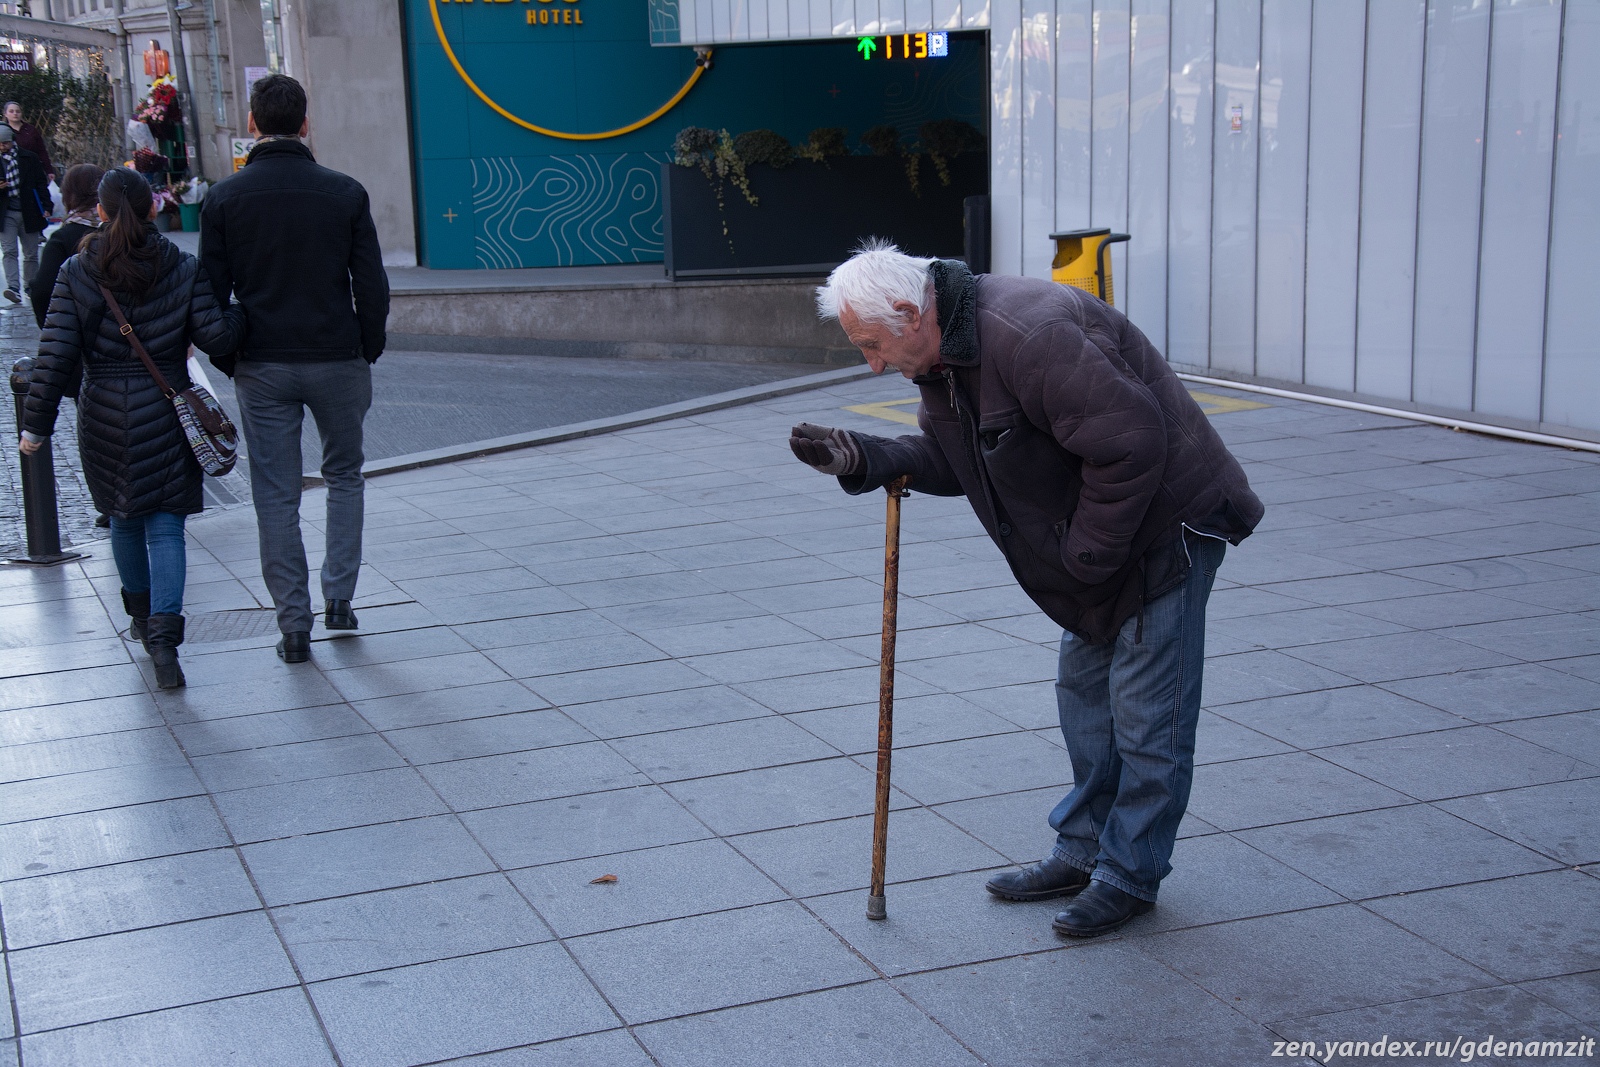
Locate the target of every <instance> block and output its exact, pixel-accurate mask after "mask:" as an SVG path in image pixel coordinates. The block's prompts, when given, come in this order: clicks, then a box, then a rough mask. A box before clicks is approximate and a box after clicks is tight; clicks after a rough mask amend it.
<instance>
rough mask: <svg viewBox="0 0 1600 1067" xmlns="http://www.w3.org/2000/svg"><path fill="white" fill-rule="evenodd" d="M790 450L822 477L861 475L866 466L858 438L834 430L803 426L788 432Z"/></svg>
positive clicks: (805, 423) (809, 425)
mask: <svg viewBox="0 0 1600 1067" xmlns="http://www.w3.org/2000/svg"><path fill="white" fill-rule="evenodd" d="M789 450H790V451H791V452H793V453H794V455H795V458H796V459H798V460H799V461H800V462H801V463H805V464H808V465H810V466H812V467H815V468H816V469H817V470H819V471H821V472H822V473H823V474H835V475H850V474H860V473H861V472H862V471H863V470H865V469H866V465H867V464H866V460H865V458H864V457H863V456H862V455H861V446H860V445H859V444H857V443H856V439H855V437H854V436H853V435H852V434H851V433H850V432H849V431H848V430H836V429H834V428H833V427H831V426H814V425H812V424H811V423H809V422H802V423H801V424H800V425H798V426H796V427H795V428H794V429H792V430H790V431H789Z"/></svg>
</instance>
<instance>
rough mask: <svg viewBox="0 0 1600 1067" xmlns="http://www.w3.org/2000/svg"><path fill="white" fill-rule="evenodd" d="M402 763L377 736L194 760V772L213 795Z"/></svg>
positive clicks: (363, 735)
mask: <svg viewBox="0 0 1600 1067" xmlns="http://www.w3.org/2000/svg"><path fill="white" fill-rule="evenodd" d="M404 765H405V761H404V760H403V759H401V758H400V756H399V755H398V754H397V753H396V752H395V751H394V749H392V748H390V747H389V746H388V745H387V744H386V743H385V742H384V740H383V738H381V737H379V736H378V735H376V734H371V733H367V734H358V735H356V736H354V737H334V738H329V739H327V740H324V741H302V742H300V743H299V744H293V745H276V746H274V747H272V748H260V749H252V750H249V751H243V752H222V753H218V754H217V755H214V756H198V757H196V758H195V760H194V769H195V772H196V773H198V774H199V775H200V780H201V781H202V782H204V783H205V784H206V787H207V788H208V789H210V790H211V791H212V792H217V793H220V792H225V791H227V790H231V789H251V788H254V787H255V786H260V785H273V784H275V783H283V782H305V781H309V780H311V779H314V778H331V777H333V776H335V775H343V774H356V773H358V772H360V771H376V770H385V769H387V768H390V767H401V766H404Z"/></svg>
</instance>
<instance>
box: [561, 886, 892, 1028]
mask: <svg viewBox="0 0 1600 1067" xmlns="http://www.w3.org/2000/svg"><path fill="white" fill-rule="evenodd" d="M567 947H568V948H569V949H570V950H571V951H572V952H573V954H574V955H575V956H576V957H577V958H578V961H579V962H580V963H581V964H582V965H583V968H584V970H585V971H587V972H588V974H589V975H590V977H591V978H592V979H593V981H594V983H595V984H596V985H597V986H599V987H600V988H601V989H602V990H603V991H604V992H605V994H606V996H607V997H608V998H609V999H610V1001H611V1003H612V1004H613V1005H615V1006H616V1009H617V1011H618V1012H619V1013H621V1015H622V1017H623V1018H624V1019H625V1020H626V1021H627V1022H629V1023H640V1022H650V1021H654V1020H658V1019H666V1018H670V1017H672V1016H675V1015H686V1014H689V1013H691V1012H701V1011H710V1010H713V1009H716V1008H726V1007H732V1006H734V1005H736V1004H748V1003H750V1002H752V1001H757V1000H768V999H771V998H775V997H783V996H790V995H793V994H796V993H806V992H811V991H813V990H818V989H825V988H829V987H833V986H842V985H849V984H853V983H857V982H861V981H865V980H867V979H869V978H871V977H873V973H872V970H871V968H869V967H868V966H867V965H866V964H864V963H862V962H861V960H860V959H858V958H857V957H856V956H855V955H854V954H853V953H852V952H851V951H850V950H849V949H848V948H846V947H845V946H844V945H843V944H841V943H840V942H839V940H838V939H837V938H836V937H834V935H833V934H831V933H829V932H828V930H827V929H826V928H825V927H823V926H822V924H821V923H819V922H818V921H817V920H816V919H814V918H812V917H811V916H810V915H809V914H807V913H806V912H805V911H804V910H803V909H802V908H801V907H800V906H799V905H797V904H794V903H791V902H788V901H781V902H778V903H774V904H762V905H759V906H757V907H753V908H742V909H739V910H737V911H724V912H718V913H716V914H713V915H697V916H692V917H690V918H686V919H674V920H671V921H669V922H665V923H656V924H652V925H649V926H639V927H632V928H630V929H624V930H613V931H610V932H608V933H603V934H592V935H590V936H588V937H580V938H573V939H570V940H569V941H567ZM684 960H694V961H696V966H695V967H692V968H685V967H683V966H682V962H683V961H684ZM780 960H781V961H782V965H781V966H774V965H773V964H774V962H775V961H780Z"/></svg>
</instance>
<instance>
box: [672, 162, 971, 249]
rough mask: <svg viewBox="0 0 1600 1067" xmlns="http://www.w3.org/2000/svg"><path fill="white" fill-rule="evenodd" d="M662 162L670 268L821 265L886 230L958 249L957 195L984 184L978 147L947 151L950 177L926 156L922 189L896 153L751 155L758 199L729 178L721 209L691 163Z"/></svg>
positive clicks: (922, 243)
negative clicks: (814, 158)
mask: <svg viewBox="0 0 1600 1067" xmlns="http://www.w3.org/2000/svg"><path fill="white" fill-rule="evenodd" d="M662 172H663V173H662V183H661V184H662V188H663V190H664V192H665V196H666V205H665V211H664V213H663V214H664V216H665V224H666V233H665V235H664V236H665V240H666V268H667V273H668V274H670V275H672V276H673V277H674V278H717V277H724V278H726V277H736V276H741V275H765V276H782V275H790V276H793V275H806V274H826V273H827V272H828V271H830V270H832V269H833V268H834V267H836V266H838V265H839V264H840V263H843V262H844V261H845V260H846V259H847V258H849V255H850V252H851V250H852V249H853V248H855V246H856V245H857V244H859V243H860V241H861V239H862V238H864V237H887V238H889V239H890V240H892V241H894V242H895V243H896V244H897V245H899V246H900V248H901V249H902V250H904V251H906V252H908V253H910V254H912V255H917V256H944V257H959V256H961V254H962V251H963V242H962V200H963V199H964V198H966V197H969V196H975V195H978V194H981V193H986V192H988V189H989V165H988V159H987V158H986V157H985V156H984V155H983V154H982V153H978V152H969V153H967V154H966V155H963V156H959V157H957V158H956V159H954V160H952V161H951V163H950V184H949V185H943V184H941V183H940V181H939V174H938V171H937V170H936V169H935V168H934V165H933V161H932V160H930V159H928V158H926V157H924V158H923V160H922V166H921V170H920V171H919V172H918V184H919V185H920V187H921V191H922V195H921V196H920V197H919V196H915V195H913V194H912V192H911V183H910V181H909V180H908V179H907V178H906V167H905V161H904V160H899V159H884V158H881V157H878V156H842V157H839V158H836V159H830V160H829V161H828V162H827V163H825V164H824V163H811V162H808V161H804V160H798V161H796V162H795V163H793V164H791V165H790V166H787V167H785V168H783V169H782V170H773V169H772V168H771V167H768V166H765V165H757V166H753V167H751V168H750V170H749V173H748V177H749V179H750V191H751V192H752V193H754V194H755V195H756V198H757V199H758V200H760V201H761V203H760V204H759V205H758V206H756V207H751V206H750V203H749V202H748V201H747V200H745V198H744V194H743V193H741V192H739V190H738V188H737V187H736V186H735V185H734V184H733V183H732V182H728V183H727V184H725V185H724V187H723V192H722V201H723V208H722V210H721V211H719V210H718V208H717V194H716V189H715V187H714V186H713V184H712V183H711V182H710V181H708V180H707V179H706V176H705V175H704V174H702V173H701V172H700V171H699V169H698V168H694V167H679V166H675V165H673V164H670V163H669V164H667V165H665V166H664V167H663V168H662ZM723 212H725V213H726V219H727V224H728V233H727V235H726V236H724V235H723V232H722V223H723V219H724V214H723ZM730 244H731V246H732V247H731V248H730V247H729V246H730Z"/></svg>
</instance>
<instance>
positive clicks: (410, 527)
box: [361, 520, 504, 578]
mask: <svg viewBox="0 0 1600 1067" xmlns="http://www.w3.org/2000/svg"><path fill="white" fill-rule="evenodd" d="M482 548H483V543H482V542H481V541H478V540H477V539H476V538H474V537H472V536H471V535H469V534H464V533H445V534H440V533H439V526H438V524H437V523H435V522H433V521H431V520H430V521H425V522H408V523H404V524H401V525H392V524H390V523H388V522H385V523H383V524H382V525H381V526H377V527H376V528H375V529H372V530H363V531H362V538H361V554H362V555H363V556H364V557H366V562H367V563H369V564H371V563H388V562H390V561H392V560H412V559H426V558H429V557H433V556H448V555H459V554H465V553H473V552H477V551H479V550H481V549H482ZM501 565H502V566H504V564H503V563H502V564H501ZM389 577H390V578H393V577H395V575H393V574H391V575H390V576H389Z"/></svg>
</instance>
